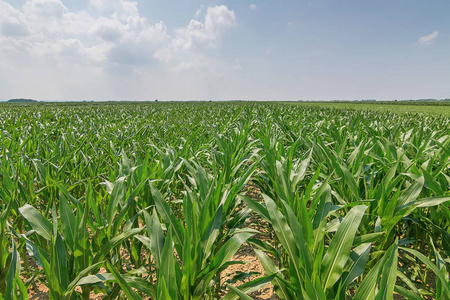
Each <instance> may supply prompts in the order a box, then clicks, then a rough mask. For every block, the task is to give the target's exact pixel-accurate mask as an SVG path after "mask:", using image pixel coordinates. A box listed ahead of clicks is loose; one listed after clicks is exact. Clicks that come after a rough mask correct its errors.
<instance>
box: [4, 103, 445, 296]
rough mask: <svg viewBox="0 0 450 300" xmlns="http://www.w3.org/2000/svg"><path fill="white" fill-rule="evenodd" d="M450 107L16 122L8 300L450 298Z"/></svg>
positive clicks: (85, 111)
mask: <svg viewBox="0 0 450 300" xmlns="http://www.w3.org/2000/svg"><path fill="white" fill-rule="evenodd" d="M449 116H450V106H446V105H442V106H433V105H422V104H421V105H411V104H409V103H408V104H403V103H402V104H387V103H373V104H372V103H363V104H359V103H351V104H349V103H309V102H308V103H307V102H295V103H276V102H220V103H219V102H151V103H150V102H142V103H139V102H133V103H126V102H120V103H112V102H105V103H103V102H102V103H100V102H95V103H75V102H72V103H30V104H9V103H5V104H1V105H0V226H1V227H0V299H219V298H220V299H229V300H231V299H233V300H234V299H341V300H344V299H449V298H450V282H449V274H450V273H449V272H450V137H449V133H450V118H449Z"/></svg>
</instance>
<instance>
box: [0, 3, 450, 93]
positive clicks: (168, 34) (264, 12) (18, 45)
mask: <svg viewBox="0 0 450 300" xmlns="http://www.w3.org/2000/svg"><path fill="white" fill-rule="evenodd" d="M449 16H450V1H448V0H433V1H424V0H420V1H419V0H377V1H373V0H296V1H294V0H284V1H273V0H272V1H268V0H222V1H216V0H210V1H205V0H203V1H200V0H166V1H156V0H146V1H127V0H77V1H69V0H26V1H25V0H0V99H4V100H6V99H10V98H32V99H36V100H69V101H74V100H154V99H158V100H300V99H302V100H354V99H377V100H394V99H399V100H400V99H424V98H436V99H443V98H450V18H449Z"/></svg>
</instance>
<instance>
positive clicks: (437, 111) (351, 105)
mask: <svg viewBox="0 0 450 300" xmlns="http://www.w3.org/2000/svg"><path fill="white" fill-rule="evenodd" d="M298 105H302V106H308V107H310V106H319V107H332V108H341V109H363V110H376V111H390V112H395V113H402V114H404V113H421V114H428V115H434V116H436V115H442V116H450V103H449V102H406V103H405V102H393V103H388V102H298Z"/></svg>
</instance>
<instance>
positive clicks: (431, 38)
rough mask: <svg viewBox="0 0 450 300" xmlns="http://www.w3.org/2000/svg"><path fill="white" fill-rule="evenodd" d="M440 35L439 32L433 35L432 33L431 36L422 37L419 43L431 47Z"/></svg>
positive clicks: (434, 32)
mask: <svg viewBox="0 0 450 300" xmlns="http://www.w3.org/2000/svg"><path fill="white" fill-rule="evenodd" d="M438 35H439V31H433V32H432V33H430V34H429V35H424V36H421V37H420V38H419V39H418V40H417V42H418V43H419V44H421V45H429V44H431V43H432V42H433V41H434V39H436V38H437V36H438Z"/></svg>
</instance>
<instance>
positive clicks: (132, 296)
mask: <svg viewBox="0 0 450 300" xmlns="http://www.w3.org/2000/svg"><path fill="white" fill-rule="evenodd" d="M106 263H107V266H108V269H109V270H110V271H111V273H112V274H113V276H114V278H116V280H117V282H118V283H119V285H120V287H121V290H122V292H124V293H125V295H127V299H133V300H141V299H142V298H141V297H139V295H138V294H137V293H136V292H135V291H133V289H132V288H131V286H130V285H129V284H128V283H127V282H126V281H125V279H123V278H122V276H121V275H120V274H119V272H117V271H116V269H115V268H114V267H113V266H112V265H111V264H110V263H109V262H108V261H107V262H106Z"/></svg>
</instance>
